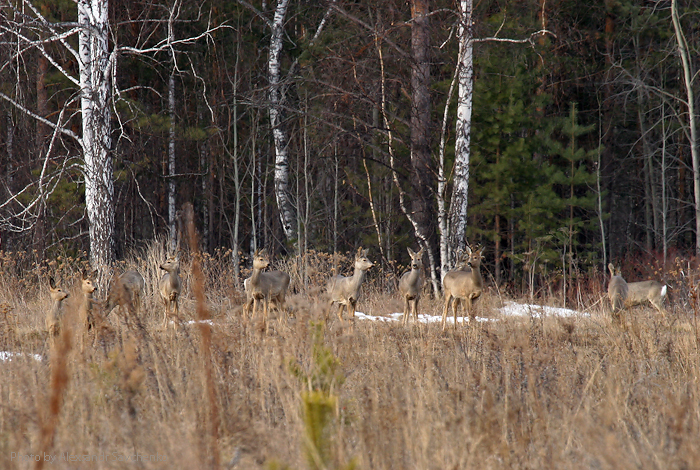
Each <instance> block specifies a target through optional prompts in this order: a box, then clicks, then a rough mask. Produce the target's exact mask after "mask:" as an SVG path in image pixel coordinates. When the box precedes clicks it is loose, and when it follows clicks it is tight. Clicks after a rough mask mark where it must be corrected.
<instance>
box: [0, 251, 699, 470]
mask: <svg viewBox="0 0 700 470" xmlns="http://www.w3.org/2000/svg"><path fill="white" fill-rule="evenodd" d="M161 248H162V246H161V245H158V244H157V243H156V244H154V245H153V246H152V247H151V248H149V249H148V250H145V251H144V252H143V253H140V254H139V255H137V256H134V258H133V259H131V260H130V261H128V262H127V263H126V265H128V267H135V268H137V269H139V271H140V272H142V273H143V274H144V277H145V278H146V281H147V283H148V284H149V288H148V289H147V291H148V292H149V293H150V295H147V296H146V299H144V302H143V310H144V312H145V313H144V315H143V324H144V328H143V329H140V328H139V329H136V330H127V329H124V331H123V333H122V337H121V338H120V333H119V332H120V330H119V328H118V327H117V325H116V323H119V322H118V321H117V320H118V319H119V317H118V316H116V315H110V317H109V318H110V321H111V322H112V323H111V325H107V327H106V328H105V329H104V331H102V332H101V334H100V337H99V338H97V340H96V341H95V342H94V344H93V343H92V342H88V344H89V345H90V344H92V347H88V348H87V349H86V351H85V353H84V354H83V355H81V354H80V351H79V348H72V349H71V348H70V346H69V345H70V344H75V339H73V338H71V342H70V343H60V342H59V346H60V345H61V344H64V345H65V346H64V347H59V348H58V350H57V351H55V353H54V354H53V356H52V354H50V351H49V350H48V346H47V342H46V335H45V332H44V331H43V330H42V329H43V327H44V326H43V325H44V315H45V312H47V311H48V310H49V309H50V299H49V296H48V288H47V287H46V286H45V285H44V284H45V282H44V281H43V280H42V278H41V276H42V274H45V272H47V271H49V270H53V271H51V272H53V273H58V275H56V274H54V277H56V279H57V281H58V282H61V283H62V285H63V286H66V287H70V286H71V284H72V283H76V282H77V276H78V273H79V272H80V271H79V269H78V267H79V266H80V265H81V264H82V263H83V261H82V260H81V259H78V260H70V261H68V260H62V261H58V262H57V263H55V264H53V265H51V266H45V265H36V266H34V267H32V266H31V264H29V269H24V270H20V269H17V268H16V265H17V263H15V264H11V265H9V266H8V264H7V263H8V261H7V260H8V259H10V258H12V255H8V254H3V255H2V256H0V261H2V260H5V263H2V262H0V279H2V281H3V283H2V284H1V285H0V351H11V352H14V353H23V354H24V355H22V356H15V357H14V359H12V360H8V361H4V362H0V378H1V379H0V468H7V469H14V468H17V469H20V468H21V469H24V468H31V467H37V464H36V463H35V462H33V461H29V460H28V457H27V456H29V455H36V454H37V453H41V455H42V456H43V455H44V454H43V453H44V452H46V454H48V455H52V456H56V458H57V460H56V461H55V462H53V463H52V464H50V463H46V464H45V465H44V467H45V468H59V469H60V468H71V469H88V468H90V469H94V468H134V466H135V465H136V466H137V467H136V468H163V469H165V468H173V467H180V468H212V467H214V466H215V465H216V461H217V459H220V462H221V464H220V467H222V468H231V465H230V463H233V464H234V465H233V467H234V468H246V469H248V468H253V469H255V468H285V466H289V468H297V469H302V468H349V464H351V463H354V464H355V465H356V466H357V468H366V469H403V468H407V469H409V468H413V469H452V468H454V469H469V468H478V469H488V468H516V469H517V468H558V469H581V468H596V469H627V468H645V469H647V468H651V469H654V468H658V469H666V468H679V469H680V468H694V467H696V466H697V462H700V446H698V445H697V436H698V435H700V401H699V400H698V398H699V397H700V388H699V386H698V385H699V384H698V380H699V379H698V378H699V377H700V370H699V369H700V351H699V349H698V347H699V342H698V330H697V325H696V322H695V317H694V316H693V311H692V308H691V307H690V305H691V304H692V302H691V301H690V300H689V299H685V300H683V299H680V298H678V296H676V298H675V299H674V303H673V304H672V305H670V306H668V305H667V307H669V311H670V312H671V313H670V314H669V316H668V317H667V318H662V317H660V316H658V315H656V314H654V313H653V311H652V310H651V309H650V308H637V309H634V310H632V311H631V312H628V313H627V314H626V317H625V321H624V322H623V324H622V325H621V326H615V325H613V324H612V323H611V322H610V320H609V319H608V317H607V315H606V314H605V313H604V312H603V311H602V308H601V305H600V304H598V305H597V306H596V307H594V308H593V311H591V313H592V316H591V317H590V318H586V317H580V318H568V319H546V320H539V319H530V318H502V319H500V321H497V322H488V323H479V324H476V325H470V326H467V327H462V328H458V329H457V330H456V331H452V330H450V331H448V332H445V333H443V332H442V331H441V330H440V328H439V324H433V325H428V326H426V325H421V326H416V325H409V327H407V328H405V327H402V326H401V325H400V324H399V323H398V322H397V323H389V324H385V323H379V322H361V321H360V322H357V323H356V325H355V327H354V328H349V327H347V326H345V325H340V324H339V323H338V321H337V319H335V318H334V317H331V320H330V321H331V324H330V325H329V326H323V327H322V329H321V330H320V331H321V333H322V334H321V336H320V338H319V337H318V336H317V335H316V331H317V330H316V327H315V326H314V324H315V323H314V322H316V321H318V320H319V319H320V318H322V316H323V308H325V300H324V299H323V297H322V296H321V295H320V294H318V292H319V290H318V289H315V287H316V282H317V281H316V280H315V279H316V277H318V278H319V279H320V278H321V277H322V273H323V270H324V269H326V264H324V265H323V266H320V265H318V264H314V262H313V261H309V260H307V264H306V268H305V269H307V270H308V272H312V273H314V276H316V277H314V278H313V279H314V281H313V282H310V283H309V288H308V292H312V294H311V295H306V294H305V292H307V291H304V290H302V289H301V288H300V287H299V286H300V285H301V276H300V275H299V274H297V275H296V280H295V281H294V282H295V289H296V291H297V294H296V295H295V296H294V302H293V305H294V306H293V311H294V316H293V317H291V318H289V319H287V320H286V321H282V319H279V318H278V319H273V320H272V321H271V328H270V332H269V334H267V335H265V334H264V333H263V331H262V328H261V325H260V322H259V321H253V322H252V323H250V324H247V325H246V324H244V322H242V321H241V318H240V312H239V305H240V300H241V296H240V293H239V292H236V291H235V290H234V288H233V286H234V282H233V280H232V279H231V277H230V276H231V273H232V272H233V269H232V268H231V267H230V257H227V256H225V254H221V255H219V256H213V257H212V256H206V255H205V256H202V258H201V272H202V279H203V280H204V284H205V294H206V300H207V308H208V311H209V312H210V313H211V315H212V318H213V320H214V322H215V324H214V326H213V327H212V328H211V331H210V336H209V337H207V336H206V335H204V334H202V331H203V330H201V329H200V328H199V327H198V326H197V325H194V324H186V323H185V324H184V326H183V327H181V328H180V329H179V330H177V331H173V329H172V328H170V329H168V330H167V331H162V330H160V329H159V323H160V319H161V317H160V315H161V314H162V310H161V309H162V306H161V304H160V302H159V299H157V298H156V295H154V289H153V287H152V286H153V285H155V283H156V282H157V277H158V272H157V270H156V269H155V268H154V266H156V267H157V264H156V263H157V262H159V261H161V260H162V258H161V259H158V256H160V255H161V254H162V256H163V258H164V252H163V253H161V252H160V251H159V250H160V249H161ZM314 256H316V257H317V258H318V259H323V260H324V263H328V262H329V258H328V257H325V258H321V256H320V255H318V254H315V255H314ZM193 259H195V257H193V256H189V255H185V256H183V259H182V271H183V275H184V277H185V278H186V279H188V281H187V282H186V287H185V289H184V290H183V302H182V306H181V312H182V313H183V316H186V318H184V319H185V320H194V319H196V318H201V317H202V316H203V315H206V314H205V313H204V312H203V311H202V310H200V311H199V313H197V312H198V310H197V302H196V301H195V296H196V295H195V294H197V296H202V292H198V291H197V288H196V284H197V278H196V276H195V275H194V273H196V272H197V271H198V269H200V268H198V267H197V266H194V267H195V269H194V271H193V261H192V260H193ZM61 262H62V263H64V264H63V265H61ZM199 262H200V260H199V259H197V263H199ZM330 262H331V263H332V260H331V261H330ZM280 263H282V262H281V261H280ZM287 263H292V262H290V261H287ZM296 264H297V265H300V264H299V262H298V261H296ZM41 266H43V267H41ZM72 266H74V267H72ZM341 269H347V268H346V267H345V268H344V267H343V266H342V265H341ZM227 276H228V278H226V277H227ZM379 276H381V274H379V273H376V272H375V273H371V272H370V276H369V279H368V283H367V285H366V286H364V287H363V292H364V297H363V298H362V299H360V303H359V309H360V310H361V311H363V312H365V313H372V314H386V313H390V312H396V311H400V305H401V304H400V302H399V300H398V296H397V295H395V294H393V295H388V294H386V293H385V292H386V287H385V283H386V282H387V281H386V278H384V279H379ZM293 279H295V277H294V276H293ZM149 289H150V290H149ZM600 292H602V290H601V291H600ZM104 295H105V293H104V292H102V293H101V295H98V296H97V297H98V299H101V298H104ZM587 297H588V298H589V299H588V300H586V302H589V305H590V304H592V303H593V302H594V299H596V298H597V294H596V293H588V296H587ZM425 298H426V300H425V301H424V302H422V303H421V309H422V312H423V313H433V314H435V315H439V314H441V307H442V301H441V299H438V300H430V299H429V298H428V296H427V295H426V296H425ZM583 298H586V296H585V295H584V296H583ZM500 300H501V299H500V297H499V296H497V295H496V293H495V292H488V293H486V294H485V295H484V298H483V299H481V300H480V301H479V303H478V304H479V308H480V309H481V310H480V311H479V312H478V314H479V315H482V316H488V317H494V318H497V317H498V316H499V314H498V313H497V312H496V308H497V307H498V306H499V303H500ZM552 303H554V302H553V301H552ZM66 308H67V309H68V311H69V312H70V309H72V308H75V305H73V306H71V304H68V305H67V306H66ZM200 308H202V306H201V304H200ZM68 333H70V332H68ZM203 339H204V342H203ZM66 341H67V340H66ZM207 351H208V353H207ZM29 354H39V355H42V357H43V359H42V360H36V359H34V358H33V357H32V356H29ZM205 356H208V357H205ZM61 361H64V362H63V363H62V362H61ZM207 361H210V362H209V363H208V362H207ZM64 373H65V375H62V374H64ZM212 387H213V389H212ZM315 392H318V393H321V394H322V395H320V396H319V395H314V393H315ZM319 397H320V398H319ZM313 400H316V402H314V401H313ZM314 403H316V404H319V403H320V405H319V406H317V407H316V408H313V405H314ZM321 405H323V406H325V407H326V408H323V406H321ZM331 405H332V406H331ZM333 407H334V409H333ZM313 409H316V410H323V409H330V410H331V411H330V412H331V413H332V416H331V419H330V423H329V424H328V425H327V427H324V428H322V429H316V430H315V431H318V432H315V433H312V432H311V431H314V430H313V429H312V430H310V429H309V428H310V427H314V426H321V425H320V424H318V423H316V424H314V423H315V422H314V421H313V420H309V419H307V418H308V416H305V415H304V413H305V411H304V410H306V413H307V415H308V413H310V411H309V410H313ZM320 412H322V411H320ZM211 413H216V416H212V415H211ZM319 422H320V421H319ZM212 423H214V424H216V429H211V425H212ZM310 435H313V436H315V437H314V439H316V440H319V439H320V440H321V441H322V443H325V444H323V445H324V446H325V447H323V448H321V444H318V445H317V452H315V453H314V452H310V451H309V445H310V444H309V443H310V442H311V440H310V438H309V437H308V436H310ZM212 439H215V440H216V442H212ZM316 440H314V441H313V442H316ZM62 453H67V454H72V455H81V456H82V455H88V456H97V457H98V458H99V457H101V456H102V457H107V461H98V462H66V461H63V460H60V459H61V456H62V455H66V454H62ZM212 453H216V454H218V455H212ZM135 454H138V455H139V456H141V459H144V458H145V459H148V456H160V457H161V459H163V458H164V459H166V460H165V461H163V460H161V461H142V462H141V463H140V464H134V463H133V462H127V461H119V460H116V461H114V459H118V458H119V457H121V458H122V459H126V458H128V457H130V456H134V455H135ZM13 456H14V457H13Z"/></svg>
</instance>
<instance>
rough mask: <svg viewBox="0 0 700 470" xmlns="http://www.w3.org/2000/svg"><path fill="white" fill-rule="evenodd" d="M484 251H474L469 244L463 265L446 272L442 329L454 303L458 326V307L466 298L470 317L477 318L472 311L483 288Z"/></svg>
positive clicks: (462, 261) (443, 284) (443, 282)
mask: <svg viewBox="0 0 700 470" xmlns="http://www.w3.org/2000/svg"><path fill="white" fill-rule="evenodd" d="M483 251H484V249H483V248H481V249H480V250H479V251H477V252H472V249H471V248H470V247H468V246H467V252H466V254H465V255H464V257H463V258H462V259H461V263H460V264H463V266H460V267H458V268H457V269H455V270H452V271H450V272H448V273H447V274H445V277H444V278H443V280H442V287H443V292H444V294H445V308H444V309H443V311H442V329H443V330H445V326H446V325H447V311H448V310H449V308H450V302H451V301H452V300H453V299H454V303H453V304H452V312H453V313H454V317H455V325H454V326H455V328H457V307H458V304H459V303H460V302H461V301H462V300H464V301H465V302H466V304H467V313H468V314H469V317H470V318H472V319H473V318H475V315H474V312H473V311H472V302H473V301H474V300H475V299H477V298H479V296H480V295H481V291H482V288H483V285H482V279H481V271H480V270H479V269H480V267H481V253H482V252H483Z"/></svg>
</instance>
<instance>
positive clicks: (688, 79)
mask: <svg viewBox="0 0 700 470" xmlns="http://www.w3.org/2000/svg"><path fill="white" fill-rule="evenodd" d="M671 19H672V21H673V30H674V32H675V34H676V41H677V42H678V53H679V55H680V56H681V63H682V65H683V83H684V85H685V90H686V98H687V101H686V105H687V106H688V124H689V127H690V135H689V136H688V140H689V141H690V155H691V157H692V161H693V189H694V191H695V254H700V155H699V150H698V129H697V119H696V114H695V94H694V92H693V79H694V75H693V71H692V70H691V68H692V63H691V61H690V57H689V53H688V43H687V41H686V39H685V35H684V34H683V29H682V28H681V23H680V19H679V18H678V2H677V1H676V0H671Z"/></svg>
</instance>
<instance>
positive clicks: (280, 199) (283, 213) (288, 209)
mask: <svg viewBox="0 0 700 470" xmlns="http://www.w3.org/2000/svg"><path fill="white" fill-rule="evenodd" d="M288 6H289V0H279V2H278V3H277V7H276V8H275V16H274V19H273V20H272V24H271V29H272V34H271V37H270V56H269V59H268V79H269V83H270V89H269V99H270V109H269V113H270V127H271V128H272V136H273V139H274V143H275V176H274V180H275V198H276V200H277V208H278V209H279V212H280V220H281V222H282V229H283V230H284V235H285V237H286V238H287V240H292V239H294V238H296V227H297V221H296V213H295V210H294V205H293V203H292V201H291V199H290V197H289V149H288V138H287V133H286V130H285V129H284V125H283V123H282V108H283V101H284V96H283V93H282V90H281V79H280V77H281V72H280V54H281V52H282V40H283V35H284V21H285V18H286V16H287V7H288Z"/></svg>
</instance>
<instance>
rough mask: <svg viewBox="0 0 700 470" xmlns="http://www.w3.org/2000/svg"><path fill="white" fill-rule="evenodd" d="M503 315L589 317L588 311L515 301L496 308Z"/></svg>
mask: <svg viewBox="0 0 700 470" xmlns="http://www.w3.org/2000/svg"><path fill="white" fill-rule="evenodd" d="M498 311H499V312H500V313H501V314H502V315H505V316H519V317H534V318H542V317H590V316H591V314H590V313H588V312H579V311H578V310H571V309H568V308H561V307H548V306H546V305H535V304H519V303H516V302H506V303H505V305H504V306H503V307H501V308H499V309H498Z"/></svg>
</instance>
